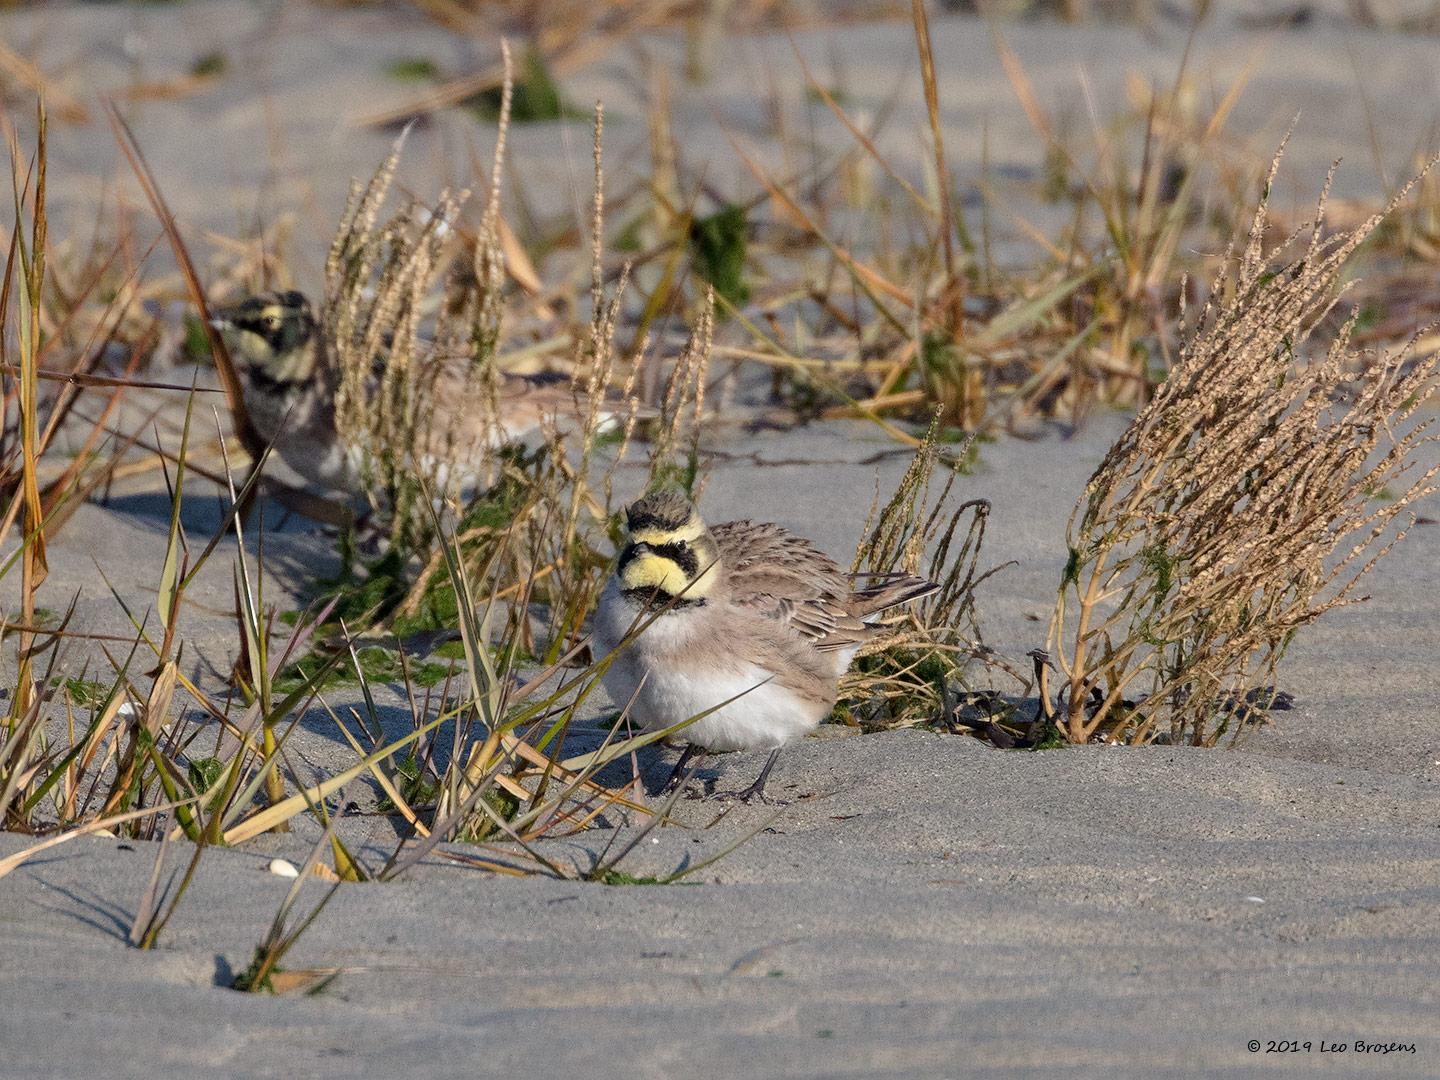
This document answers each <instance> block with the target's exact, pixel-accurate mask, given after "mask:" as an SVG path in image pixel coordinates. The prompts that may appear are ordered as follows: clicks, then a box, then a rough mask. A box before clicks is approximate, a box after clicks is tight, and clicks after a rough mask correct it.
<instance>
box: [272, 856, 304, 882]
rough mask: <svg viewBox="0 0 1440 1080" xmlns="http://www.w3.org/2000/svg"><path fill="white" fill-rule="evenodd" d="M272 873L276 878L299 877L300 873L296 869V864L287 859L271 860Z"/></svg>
mask: <svg viewBox="0 0 1440 1080" xmlns="http://www.w3.org/2000/svg"><path fill="white" fill-rule="evenodd" d="M270 873H272V874H274V875H275V876H276V877H290V878H294V877H299V876H300V871H299V870H297V869H295V864H294V863H292V862H289V861H287V860H285V859H271V860H270Z"/></svg>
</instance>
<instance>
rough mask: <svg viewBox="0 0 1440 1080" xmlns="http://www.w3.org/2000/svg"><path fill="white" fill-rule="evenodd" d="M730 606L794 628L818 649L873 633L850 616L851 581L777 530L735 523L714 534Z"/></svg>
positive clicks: (720, 527) (807, 547) (838, 646)
mask: <svg viewBox="0 0 1440 1080" xmlns="http://www.w3.org/2000/svg"><path fill="white" fill-rule="evenodd" d="M710 532H711V535H712V536H714V538H715V543H716V545H717V546H718V547H719V548H720V558H721V560H722V562H723V563H724V566H725V572H726V575H727V577H728V579H729V586H730V600H731V603H734V604H737V605H739V606H741V607H746V608H750V609H751V610H754V611H757V612H759V613H760V614H762V615H765V616H766V617H767V618H771V619H775V620H777V621H779V622H783V623H786V624H787V625H789V626H790V627H792V628H793V629H794V630H795V632H796V633H798V634H800V635H802V636H803V637H805V638H808V639H809V640H810V641H811V642H812V643H813V644H814V646H815V648H817V649H821V650H825V651H828V650H830V649H843V648H845V647H847V646H849V645H853V644H856V643H857V642H860V641H864V640H865V638H867V637H868V636H869V635H870V633H871V631H870V629H869V628H868V627H866V625H865V624H864V622H862V621H861V620H860V619H858V618H856V617H855V615H854V614H853V613H852V612H851V610H850V608H849V606H848V601H849V599H850V593H851V588H850V579H849V576H848V575H847V574H846V573H845V572H844V571H842V570H841V569H840V567H839V566H838V565H837V564H836V563H835V561H834V560H833V559H831V558H830V557H829V556H828V555H826V554H824V553H823V552H821V551H819V550H817V549H816V548H815V547H814V545H812V544H811V543H810V542H809V541H808V540H806V539H805V538H803V537H800V536H795V535H794V534H792V533H788V532H786V531H785V530H784V529H782V528H780V527H779V526H778V525H770V524H759V525H757V524H755V523H754V522H750V521H731V522H726V523H725V524H723V525H717V526H715V527H714V528H713V529H711V530H710Z"/></svg>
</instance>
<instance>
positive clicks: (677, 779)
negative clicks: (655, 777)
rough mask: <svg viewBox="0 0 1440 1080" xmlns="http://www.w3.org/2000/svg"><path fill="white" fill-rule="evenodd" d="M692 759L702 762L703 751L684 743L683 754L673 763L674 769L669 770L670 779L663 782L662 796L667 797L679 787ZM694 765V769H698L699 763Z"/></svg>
mask: <svg viewBox="0 0 1440 1080" xmlns="http://www.w3.org/2000/svg"><path fill="white" fill-rule="evenodd" d="M693 757H698V758H700V759H702V760H703V759H704V757H705V751H704V750H703V749H702V748H701V747H699V746H696V745H695V744H694V743H686V744H685V752H684V753H683V754H681V755H680V760H679V761H677V762H675V768H673V769H672V770H670V779H668V780H666V781H665V786H664V787H663V788H662V789H661V794H662V795H668V794H670V792H672V791H674V790H675V789H676V788H677V787H679V786H680V783H681V781H683V780H684V779H685V766H686V765H688V764H690V759H691V758H693ZM695 765H696V768H699V766H700V762H698V761H697V762H696V763H695Z"/></svg>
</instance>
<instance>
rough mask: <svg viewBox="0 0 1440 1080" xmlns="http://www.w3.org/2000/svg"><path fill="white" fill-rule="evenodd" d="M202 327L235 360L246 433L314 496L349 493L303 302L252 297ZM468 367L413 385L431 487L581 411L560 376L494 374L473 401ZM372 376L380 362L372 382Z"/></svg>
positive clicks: (475, 383)
mask: <svg viewBox="0 0 1440 1080" xmlns="http://www.w3.org/2000/svg"><path fill="white" fill-rule="evenodd" d="M212 323H213V325H214V326H215V327H216V328H217V329H218V330H220V332H221V334H222V335H224V338H225V343H226V346H227V347H228V348H229V350H230V355H231V358H232V359H233V360H234V362H235V367H236V372H237V374H238V375H239V377H240V380H241V382H242V385H243V388H244V391H245V407H246V410H247V412H249V414H250V419H251V422H252V423H253V425H254V427H255V431H256V434H258V435H259V436H260V438H261V439H263V440H264V441H265V442H266V443H267V444H271V445H273V446H274V448H275V452H276V453H278V454H279V455H280V456H281V457H282V458H283V459H284V461H285V463H286V464H287V465H289V466H290V467H291V468H293V469H294V470H295V471H296V472H297V473H298V474H299V475H300V476H302V477H303V478H304V479H305V480H306V481H308V482H309V483H311V484H313V485H314V486H315V487H317V488H319V489H320V490H322V491H323V492H324V493H326V494H347V495H353V494H355V493H357V491H358V489H359V486H360V475H361V469H360V464H361V454H360V452H359V451H358V450H357V449H356V448H355V447H352V446H346V445H345V444H344V440H342V438H341V435H340V432H339V430H338V429H337V426H336V394H337V392H338V391H339V387H340V371H339V369H338V365H336V364H335V363H334V362H333V360H332V359H331V357H330V355H329V353H328V351H327V350H326V348H325V341H324V335H323V333H322V331H321V327H320V325H319V323H318V321H317V320H316V318H315V314H314V312H313V310H312V309H311V307H310V304H309V302H308V301H307V300H306V299H305V297H304V296H303V295H302V294H300V293H298V292H295V291H293V290H291V291H287V292H267V293H260V294H258V295H255V296H250V297H247V298H245V299H244V300H242V301H240V302H239V303H237V304H234V305H231V306H229V307H225V308H221V309H218V310H216V312H215V318H214V319H212ZM468 366H469V361H468V360H465V361H459V362H449V363H446V362H443V361H442V366H441V367H440V368H438V369H437V371H436V373H435V374H434V376H433V377H431V378H429V379H428V380H427V381H426V382H425V383H424V384H423V386H424V390H425V394H426V397H427V398H428V400H427V402H426V403H425V406H426V409H425V422H424V423H423V425H421V427H420V429H419V430H418V431H417V432H416V446H415V448H414V451H413V454H414V462H413V464H414V466H415V467H416V468H417V469H419V471H420V472H422V473H423V474H426V475H427V476H429V477H430V478H431V479H432V480H434V481H435V483H436V486H437V487H445V486H446V483H447V480H448V479H451V477H447V476H446V472H447V471H448V469H449V468H450V466H451V464H453V466H454V467H455V468H456V469H457V470H458V472H457V473H456V475H455V476H454V477H453V479H455V480H456V482H457V484H458V486H460V487H468V486H472V485H473V483H474V482H475V481H476V480H477V476H476V475H473V474H472V472H471V471H468V467H469V466H471V465H472V464H473V462H474V459H475V458H477V457H478V455H479V454H480V453H481V451H483V450H485V449H491V448H493V447H495V446H496V445H498V444H500V443H502V442H508V441H510V440H511V439H516V438H520V437H522V436H524V435H525V434H527V433H529V432H531V431H533V430H535V429H536V428H538V427H539V426H540V425H541V423H542V421H543V420H544V418H546V417H555V416H557V415H562V414H566V415H574V414H576V413H577V412H579V411H580V409H581V408H582V404H581V402H580V400H579V398H578V396H577V395H576V393H575V392H574V391H573V390H572V388H571V384H570V378H569V376H567V375H563V374H545V375H537V376H528V375H513V374H499V375H498V377H497V379H496V382H495V385H494V387H493V394H494V399H493V401H494V404H493V406H491V405H489V404H488V402H489V399H486V400H485V401H482V400H481V397H480V395H481V394H483V393H489V392H490V390H491V388H489V387H482V386H481V385H480V382H479V380H476V379H474V378H468V379H467V377H466V375H467V374H468V372H467V370H466V369H467V368H468ZM382 373H383V361H380V362H379V364H377V370H376V379H377V382H378V379H379V377H380V375H381V374H382ZM497 412H498V423H497V424H494V425H491V426H489V427H487V426H485V425H484V422H483V420H482V418H483V417H489V416H494V415H495V414H496V413H497Z"/></svg>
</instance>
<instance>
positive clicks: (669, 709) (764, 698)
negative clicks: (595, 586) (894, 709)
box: [593, 491, 937, 801]
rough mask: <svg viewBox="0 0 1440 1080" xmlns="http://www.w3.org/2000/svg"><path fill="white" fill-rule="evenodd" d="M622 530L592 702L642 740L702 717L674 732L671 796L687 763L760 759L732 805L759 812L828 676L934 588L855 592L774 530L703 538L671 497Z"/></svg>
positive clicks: (826, 700)
mask: <svg viewBox="0 0 1440 1080" xmlns="http://www.w3.org/2000/svg"><path fill="white" fill-rule="evenodd" d="M627 523H628V526H629V537H628V540H627V543H626V544H625V547H624V549H623V550H622V551H621V552H620V557H619V561H618V563H617V565H616V570H615V576H614V577H613V578H612V580H611V581H610V583H609V585H608V586H607V587H606V590H605V592H604V594H603V595H602V596H601V599H600V604H599V607H598V609H597V611H596V614H595V619H594V626H593V630H594V639H595V645H596V649H597V650H598V655H607V654H609V653H610V652H611V651H613V650H616V649H619V650H620V651H619V652H618V654H617V655H616V656H615V658H614V660H613V662H612V663H611V666H610V668H609V670H608V671H607V672H606V674H605V689H606V691H607V692H608V693H609V694H610V696H611V698H612V699H613V700H614V701H615V702H616V704H617V705H619V706H622V707H623V706H625V705H626V704H627V703H628V704H629V708H630V716H631V717H632V718H633V719H635V720H636V721H637V722H638V723H639V724H640V725H642V726H643V727H645V728H646V729H649V730H655V729H658V728H664V727H669V726H671V725H672V724H677V723H679V722H681V721H683V720H686V719H688V718H690V717H692V716H697V715H698V714H700V713H704V712H706V710H714V711H712V712H709V713H708V715H705V716H703V717H701V718H700V719H698V720H696V721H694V722H693V723H691V724H690V725H689V726H687V727H684V728H682V729H681V730H680V732H679V737H680V738H682V739H685V740H686V741H687V742H688V743H689V747H688V748H687V749H686V751H685V754H684V756H682V757H681V759H680V762H679V763H678V764H677V765H676V766H675V770H674V772H673V773H672V775H671V779H670V782H671V784H672V785H673V784H675V783H677V782H678V781H679V780H680V779H681V777H682V774H683V770H684V767H685V765H686V764H687V763H688V762H689V761H690V760H691V758H692V757H694V756H695V755H696V754H697V753H700V754H703V753H704V752H706V751H724V750H755V749H765V748H768V749H770V751H771V753H770V758H769V760H768V761H766V763H765V767H764V769H763V770H762V771H761V773H760V775H759V777H758V778H757V779H756V780H755V782H754V783H753V784H752V785H751V786H750V787H749V788H748V789H746V790H745V791H744V792H742V793H741V794H740V798H742V799H745V800H746V801H749V800H750V799H751V798H755V797H759V798H760V799H762V800H764V791H765V782H766V780H767V779H768V778H769V776H770V770H771V769H772V768H773V767H774V765H775V760H776V758H777V757H778V756H779V753H780V747H781V746H782V745H783V744H784V743H786V742H789V741H790V740H792V739H795V738H798V737H800V736H801V735H804V734H805V733H807V732H809V731H813V730H814V729H815V727H816V726H817V725H818V724H819V723H820V721H821V720H823V719H824V718H825V717H826V716H827V715H828V714H829V712H830V710H831V709H832V708H833V707H834V705H835V696H836V692H837V689H838V685H839V681H840V676H841V675H842V674H843V673H844V672H845V669H846V668H848V667H849V666H850V662H851V660H853V659H854V658H855V653H856V652H857V651H858V650H859V649H860V647H861V646H862V645H863V644H865V642H866V641H868V640H870V638H871V637H873V636H874V635H875V634H876V633H878V632H879V628H878V627H876V626H874V625H872V620H874V619H875V618H876V617H877V616H878V615H879V614H880V613H881V612H883V611H885V610H886V609H887V608H891V607H894V606H896V605H898V604H903V603H905V602H906V601H909V600H915V599H918V598H919V597H922V596H926V595H928V594H929V593H931V592H933V591H934V590H935V589H936V588H937V586H936V585H934V584H933V583H931V582H929V581H925V580H923V579H921V578H916V577H910V576H909V575H905V574H893V575H885V576H883V577H865V578H864V580H863V581H857V576H856V575H852V574H848V573H846V572H845V571H843V570H841V569H840V567H839V566H837V565H836V564H835V562H834V561H833V560H831V559H830V558H829V557H827V556H826V555H824V554H822V553H821V552H819V551H817V550H816V549H815V548H814V547H813V546H812V545H811V544H810V542H809V541H808V540H805V539H803V538H801V537H798V536H794V535H792V534H791V533H788V532H786V531H785V530H784V529H782V528H780V527H779V526H778V525H769V524H755V523H753V522H749V521H731V522H727V523H725V524H723V525H716V526H715V527H714V528H713V529H712V528H707V527H706V525H705V522H704V521H702V520H701V519H700V516H699V514H697V513H696V512H695V508H694V507H693V506H692V505H691V504H690V501H689V500H688V499H686V498H685V497H684V496H683V495H681V494H679V493H677V492H672V491H662V492H659V493H655V494H650V495H647V496H645V497H644V498H642V499H640V500H639V501H637V502H635V503H634V504H632V505H631V506H630V508H629V510H628V511H627ZM731 699H734V700H731ZM717 706H718V708H717Z"/></svg>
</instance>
